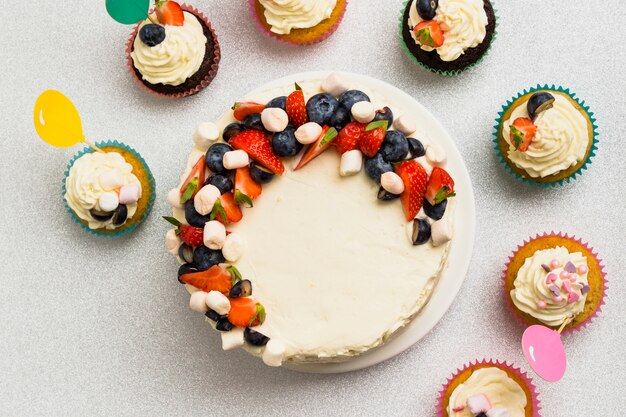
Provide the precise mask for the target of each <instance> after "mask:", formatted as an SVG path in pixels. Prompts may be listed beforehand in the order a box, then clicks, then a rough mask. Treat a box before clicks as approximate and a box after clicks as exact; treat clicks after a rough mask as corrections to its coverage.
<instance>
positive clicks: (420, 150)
mask: <svg viewBox="0 0 626 417" xmlns="http://www.w3.org/2000/svg"><path fill="white" fill-rule="evenodd" d="M407 140H408V142H409V152H410V153H411V158H412V159H415V158H419V157H421V156H424V155H426V149H424V145H422V142H420V141H419V140H417V139H415V138H407Z"/></svg>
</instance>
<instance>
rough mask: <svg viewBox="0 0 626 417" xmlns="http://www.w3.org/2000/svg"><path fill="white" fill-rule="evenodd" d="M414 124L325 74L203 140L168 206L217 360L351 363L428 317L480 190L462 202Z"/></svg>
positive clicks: (442, 158)
mask: <svg viewBox="0 0 626 417" xmlns="http://www.w3.org/2000/svg"><path fill="white" fill-rule="evenodd" d="M294 83H296V84H295V86H294ZM299 89H301V90H299ZM286 97H288V98H286ZM333 100H335V101H336V102H333ZM327 101H328V102H327ZM298 106H300V107H302V109H300V108H299V107H298ZM342 107H343V108H344V109H343V110H342ZM299 110H303V111H300V112H299ZM342 111H347V116H344V117H340V118H339V119H342V120H337V117H334V116H336V115H337V113H341V112H342ZM411 111H414V109H411V110H410V109H403V108H401V107H399V106H398V105H396V104H395V103H394V100H393V97H391V96H390V95H388V94H386V92H385V91H384V90H380V89H376V88H372V86H370V85H367V83H354V82H351V81H350V78H348V77H346V76H345V75H344V76H340V75H338V74H330V75H329V74H327V73H326V74H324V75H319V76H315V77H311V78H309V79H293V80H292V81H291V82H285V84H284V85H281V86H280V87H275V88H270V89H267V90H265V91H260V92H257V93H255V94H253V95H251V96H249V97H246V98H245V101H241V102H238V103H236V105H235V106H234V111H233V110H229V111H226V112H225V113H224V114H223V115H222V117H220V118H219V119H218V120H217V121H215V122H214V123H205V124H203V125H201V126H200V127H199V128H198V130H197V131H196V133H195V135H194V141H195V148H194V149H193V151H192V152H191V154H190V156H189V158H188V163H187V167H186V169H185V171H184V173H183V175H182V176H181V182H180V184H179V185H178V186H177V187H176V188H174V189H173V190H172V191H171V192H170V193H169V195H168V202H169V203H170V204H171V205H172V206H173V208H174V209H173V218H174V219H170V220H171V221H173V222H174V223H175V224H177V229H176V230H177V231H175V230H171V231H170V232H168V236H167V239H166V240H167V246H168V248H169V250H170V252H171V253H172V254H173V255H175V256H176V257H177V258H178V260H179V262H180V263H181V264H182V266H181V269H180V270H179V280H180V281H181V282H182V283H184V284H186V287H187V289H188V290H189V292H190V293H191V294H192V296H191V301H190V306H191V307H192V309H194V310H197V311H199V312H204V313H205V315H206V316H207V321H208V322H209V323H211V325H212V326H213V327H215V328H216V329H218V330H220V331H222V345H223V348H224V349H231V348H236V347H243V348H244V349H246V350H247V351H249V352H251V353H253V354H255V355H258V356H262V357H263V360H264V362H265V363H266V364H268V365H280V364H281V363H311V362H314V363H322V362H340V361H346V360H348V359H351V358H354V357H356V356H359V355H360V354H362V353H364V352H367V351H369V350H371V349H373V348H375V347H377V346H380V345H382V344H384V343H385V342H386V341H387V340H388V339H389V338H390V337H391V336H392V335H394V334H395V333H396V332H397V331H398V330H399V329H401V328H403V327H404V326H405V325H407V324H408V323H409V322H410V321H411V320H412V319H413V318H414V317H415V316H416V315H417V314H418V313H420V311H422V310H423V309H424V307H425V306H426V305H427V304H428V302H429V300H430V298H431V296H432V294H433V291H434V290H435V288H436V287H437V285H438V282H439V280H440V278H441V276H442V275H443V273H444V271H445V270H446V268H447V265H448V253H449V248H450V242H451V241H453V240H454V238H455V234H454V227H453V226H454V225H453V218H454V214H453V213H454V209H455V205H456V204H457V201H456V200H457V199H460V200H462V199H464V198H466V196H467V195H471V191H470V192H469V193H467V190H463V189H457V190H456V192H458V193H459V197H454V195H455V189H454V180H453V178H454V177H455V171H454V170H453V169H451V168H449V167H447V164H446V161H447V155H446V152H445V151H444V147H442V146H441V144H440V143H438V142H439V139H440V138H438V137H436V136H431V135H430V134H429V132H428V131H427V129H426V128H425V127H426V126H428V124H427V123H421V122H422V120H423V119H424V118H425V115H422V114H415V113H411ZM257 113H260V114H257ZM283 113H284V114H283ZM325 113H326V114H325ZM425 113H426V112H425ZM427 116H428V117H432V116H430V115H429V114H428V115H427ZM285 117H287V119H285ZM286 125H288V127H285V126H286ZM298 125H300V126H299V127H298ZM315 125H317V126H315ZM346 125H347V126H346ZM355 126H357V127H358V126H361V128H360V130H358V129H357V130H358V134H354V132H352V133H353V134H352V135H350V134H349V133H350V132H348V133H346V132H347V131H348V130H350V129H351V128H354V127H355ZM290 129H291V130H290ZM285 132H291V134H290V135H288V136H289V137H291V138H292V140H293V138H297V139H296V140H297V142H298V143H297V144H295V145H293V144H292V146H291V147H292V148H293V146H295V149H289V146H287V147H285V146H286V145H285V144H286V143H287V142H289V141H284V140H282V139H284V136H285V135H286V133H285ZM377 137H380V138H382V139H380V140H381V141H382V143H379V142H378V140H377V139H376V138H377ZM351 138H355V141H356V142H351V141H350V139H351ZM224 140H226V141H227V142H228V144H229V145H226V144H225V143H224ZM404 142H406V149H405V144H404ZM261 143H263V146H261V145H260V144H261ZM305 143H306V145H304V144H305ZM302 148H304V149H302ZM290 153H291V154H295V155H294V156H291V157H284V156H285V155H288V154H290ZM216 155H217V159H216ZM394 155H395V156H394ZM355 160H356V162H355ZM277 161H278V162H277ZM448 170H449V171H450V172H448ZM272 171H273V172H272ZM194 178H197V179H196V180H195V182H194ZM190 184H192V186H191V188H193V190H191V189H190ZM194 184H195V185H194ZM251 184H252V185H251ZM381 184H382V186H381ZM190 190H191V192H190ZM394 193H395V194H394ZM466 193H467V194H466ZM192 194H195V195H193V196H192ZM229 196H230V197H229ZM452 197H454V198H452ZM185 199H186V200H187V201H185V202H184V203H183V200H185ZM252 200H253V201H252ZM252 205H253V207H250V206H252ZM188 223H191V224H188ZM221 223H223V224H224V226H225V227H224V226H222V225H221ZM194 233H196V234H197V236H196V238H195V239H196V240H197V242H196V243H195V244H194V236H193V235H194ZM199 264H201V265H199ZM216 282H220V285H217V284H216ZM242 305H245V306H246V308H249V309H251V310H248V311H250V315H249V316H246V315H245V314H243V313H242V311H244V308H242V307H241V306H242ZM253 313H254V314H253ZM242 314H243V317H244V318H245V319H244V320H243V321H242V320H241V317H242Z"/></svg>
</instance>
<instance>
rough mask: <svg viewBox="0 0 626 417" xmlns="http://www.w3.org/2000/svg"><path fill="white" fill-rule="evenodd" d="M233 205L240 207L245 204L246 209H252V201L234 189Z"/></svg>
mask: <svg viewBox="0 0 626 417" xmlns="http://www.w3.org/2000/svg"><path fill="white" fill-rule="evenodd" d="M235 203H237V205H240V206H241V205H243V204H247V205H248V207H254V204H252V199H251V198H250V197H248V196H247V195H245V194H244V193H242V192H241V191H240V190H239V188H237V189H235Z"/></svg>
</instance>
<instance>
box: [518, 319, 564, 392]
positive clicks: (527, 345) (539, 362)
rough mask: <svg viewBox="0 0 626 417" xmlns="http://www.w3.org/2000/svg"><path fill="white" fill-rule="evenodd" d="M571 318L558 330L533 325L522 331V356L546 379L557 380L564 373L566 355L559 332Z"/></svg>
mask: <svg viewBox="0 0 626 417" xmlns="http://www.w3.org/2000/svg"><path fill="white" fill-rule="evenodd" d="M571 320H572V319H571V318H569V319H567V320H565V321H564V322H563V324H561V327H560V328H559V330H552V329H550V328H548V327H545V326H539V325H534V326H530V327H529V328H527V329H526V330H525V331H524V334H523V336H522V349H523V350H524V356H525V357H526V360H527V361H528V363H529V364H530V366H531V368H533V370H534V371H535V372H536V373H537V375H539V376H540V377H541V378H543V379H545V380H546V381H549V382H556V381H559V380H560V379H561V378H563V375H564V374H565V369H566V368H567V356H566V354H565V347H564V346H563V342H562V341H561V332H562V331H563V329H564V328H565V326H567V324H568V323H569V322H570V321H571Z"/></svg>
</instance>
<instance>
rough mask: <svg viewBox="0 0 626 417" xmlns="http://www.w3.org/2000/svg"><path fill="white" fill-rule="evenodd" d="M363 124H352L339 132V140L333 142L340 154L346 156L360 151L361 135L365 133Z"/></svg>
mask: <svg viewBox="0 0 626 417" xmlns="http://www.w3.org/2000/svg"><path fill="white" fill-rule="evenodd" d="M365 127H366V125H364V124H363V123H359V122H350V123H348V124H347V125H345V126H344V128H343V129H341V130H340V131H339V135H338V136H337V139H335V140H334V141H333V146H334V147H335V149H336V150H337V152H339V153H340V154H342V155H343V154H344V153H346V152H348V151H353V150H355V149H359V140H360V139H361V135H362V134H363V132H365Z"/></svg>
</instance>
